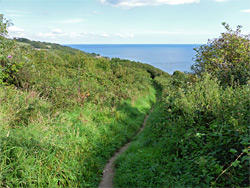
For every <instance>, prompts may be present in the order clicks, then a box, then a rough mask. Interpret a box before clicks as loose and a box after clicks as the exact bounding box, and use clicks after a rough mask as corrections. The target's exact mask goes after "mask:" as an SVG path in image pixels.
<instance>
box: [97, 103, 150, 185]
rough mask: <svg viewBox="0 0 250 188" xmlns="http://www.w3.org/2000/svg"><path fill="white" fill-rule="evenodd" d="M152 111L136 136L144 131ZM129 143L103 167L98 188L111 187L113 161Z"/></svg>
mask: <svg viewBox="0 0 250 188" xmlns="http://www.w3.org/2000/svg"><path fill="white" fill-rule="evenodd" d="M153 110H154V107H152V108H151V110H150V112H149V113H148V114H147V116H146V117H145V119H144V122H143V124H142V126H141V128H140V130H139V131H138V133H137V134H136V136H138V135H139V134H140V133H141V132H142V131H143V130H144V128H145V127H146V123H147V120H148V117H149V115H150V114H151V112H152V111H153ZM136 136H135V137H136ZM130 143H131V141H129V142H128V143H127V144H125V145H124V146H123V147H121V148H120V149H119V150H118V151H117V152H116V153H115V154H114V156H113V157H112V158H111V159H110V160H109V161H108V163H107V164H106V166H105V168H104V170H103V176H102V181H101V182H100V184H99V188H110V187H113V179H114V175H115V169H114V161H115V160H116V159H117V157H118V156H119V155H121V154H122V153H123V152H124V151H125V150H126V149H127V148H128V146H129V145H130Z"/></svg>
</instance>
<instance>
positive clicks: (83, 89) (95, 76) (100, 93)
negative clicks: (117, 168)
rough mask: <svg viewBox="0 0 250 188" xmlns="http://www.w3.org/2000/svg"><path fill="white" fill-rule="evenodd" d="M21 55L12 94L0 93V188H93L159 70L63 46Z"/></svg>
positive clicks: (138, 115)
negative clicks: (152, 77) (152, 78)
mask: <svg viewBox="0 0 250 188" xmlns="http://www.w3.org/2000/svg"><path fill="white" fill-rule="evenodd" d="M22 54H23V56H24V59H25V60H26V63H25V66H24V67H23V69H22V70H20V71H19V72H18V73H17V74H16V80H15V83H14V84H15V85H16V86H18V88H15V87H10V86H2V87H0V102H1V105H0V122H1V127H0V132H1V135H0V148H1V152H0V186H3V187H5V186H9V187H56V186H59V187H60V186H61V187H63V186H66V187H86V186H97V185H98V182H99V181H100V178H101V173H102V169H103V167H104V165H105V163H106V161H107V160H108V159H109V157H110V156H111V155H112V154H113V153H114V152H115V151H116V149H117V148H119V147H120V146H121V145H123V144H124V143H125V142H126V141H127V140H128V139H130V138H131V137H133V136H134V134H135V133H136V131H137V130H138V129H139V127H140V126H141V123H142V122H143V119H144V117H145V115H146V113H147V112H148V111H149V109H150V107H151V104H152V103H153V102H154V101H155V89H154V87H153V86H152V85H151V78H150V74H149V73H148V72H147V70H148V69H150V70H151V72H152V70H153V71H156V72H157V71H158V70H156V69H154V68H152V67H150V66H148V67H147V66H146V65H143V64H140V63H135V62H129V61H123V60H119V59H114V60H111V61H109V60H107V59H104V58H103V59H96V58H94V57H92V56H91V55H88V54H85V53H81V52H79V51H74V50H72V49H70V50H68V48H65V49H64V48H62V49H61V50H59V51H58V50H49V51H43V50H40V51H38V50H32V49H31V48H27V49H23V50H22ZM145 66H146V68H145Z"/></svg>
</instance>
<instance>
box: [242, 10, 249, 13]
mask: <svg viewBox="0 0 250 188" xmlns="http://www.w3.org/2000/svg"><path fill="white" fill-rule="evenodd" d="M241 12H245V13H250V9H245V10H242V11H241Z"/></svg>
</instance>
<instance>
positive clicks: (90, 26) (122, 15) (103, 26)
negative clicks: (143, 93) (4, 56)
mask: <svg viewBox="0 0 250 188" xmlns="http://www.w3.org/2000/svg"><path fill="white" fill-rule="evenodd" d="M0 13H1V14H4V16H5V18H7V19H9V20H11V22H12V23H13V26H11V27H9V29H8V30H9V35H10V37H25V38H28V39H31V40H36V41H47V42H55V43H60V44H205V43H207V40H208V39H213V38H218V37H219V36H220V33H222V32H224V31H225V29H224V27H223V26H222V24H221V23H222V22H226V23H228V24H229V25H230V26H231V27H232V28H233V29H235V28H236V26H237V25H242V26H243V28H242V32H243V34H250V0H0Z"/></svg>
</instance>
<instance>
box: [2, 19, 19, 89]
mask: <svg viewBox="0 0 250 188" xmlns="http://www.w3.org/2000/svg"><path fill="white" fill-rule="evenodd" d="M10 25H11V23H10V22H9V20H7V19H5V18H4V16H3V15H2V14H0V85H6V84H12V83H13V80H14V74H15V73H16V72H17V71H18V70H19V69H20V68H21V67H22V64H23V63H22V61H21V60H22V57H20V48H19V47H17V46H16V43H15V41H14V40H10V39H7V38H6V36H7V34H8V30H7V28H8V27H9V26H10Z"/></svg>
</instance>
